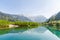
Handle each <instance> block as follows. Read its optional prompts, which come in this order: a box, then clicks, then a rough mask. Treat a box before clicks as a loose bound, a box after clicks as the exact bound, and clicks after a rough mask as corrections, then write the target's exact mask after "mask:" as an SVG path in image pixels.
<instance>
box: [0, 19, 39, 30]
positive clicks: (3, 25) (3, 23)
mask: <svg viewBox="0 0 60 40" xmlns="http://www.w3.org/2000/svg"><path fill="white" fill-rule="evenodd" d="M9 24H14V25H18V26H19V28H24V27H27V28H32V26H38V24H39V23H37V22H23V21H15V22H10V21H7V20H0V29H6V28H7V29H8V28H9Z"/></svg>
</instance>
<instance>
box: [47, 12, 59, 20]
mask: <svg viewBox="0 0 60 40" xmlns="http://www.w3.org/2000/svg"><path fill="white" fill-rule="evenodd" d="M59 20H60V12H58V13H57V14H54V15H52V16H51V17H50V18H49V19H48V21H59Z"/></svg>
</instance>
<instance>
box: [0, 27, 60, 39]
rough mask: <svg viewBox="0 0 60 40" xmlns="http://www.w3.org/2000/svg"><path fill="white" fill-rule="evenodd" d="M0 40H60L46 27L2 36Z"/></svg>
mask: <svg viewBox="0 0 60 40" xmlns="http://www.w3.org/2000/svg"><path fill="white" fill-rule="evenodd" d="M0 40H60V39H59V38H58V37H57V36H56V35H54V34H53V33H51V32H50V31H49V30H48V29H47V28H45V27H38V28H33V29H29V30H27V31H24V32H18V33H8V34H4V35H0Z"/></svg>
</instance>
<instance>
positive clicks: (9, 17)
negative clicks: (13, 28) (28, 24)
mask: <svg viewBox="0 0 60 40" xmlns="http://www.w3.org/2000/svg"><path fill="white" fill-rule="evenodd" d="M0 20H8V21H31V20H30V19H29V18H27V17H25V16H23V15H20V16H19V15H12V14H7V13H3V12H0Z"/></svg>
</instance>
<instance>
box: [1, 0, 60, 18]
mask: <svg viewBox="0 0 60 40" xmlns="http://www.w3.org/2000/svg"><path fill="white" fill-rule="evenodd" d="M0 11H1V12H4V13H9V14H16V15H24V16H27V17H31V16H40V15H43V16H45V17H47V18H49V17H51V16H52V15H54V14H56V13H58V12H59V11H60V0H0Z"/></svg>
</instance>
